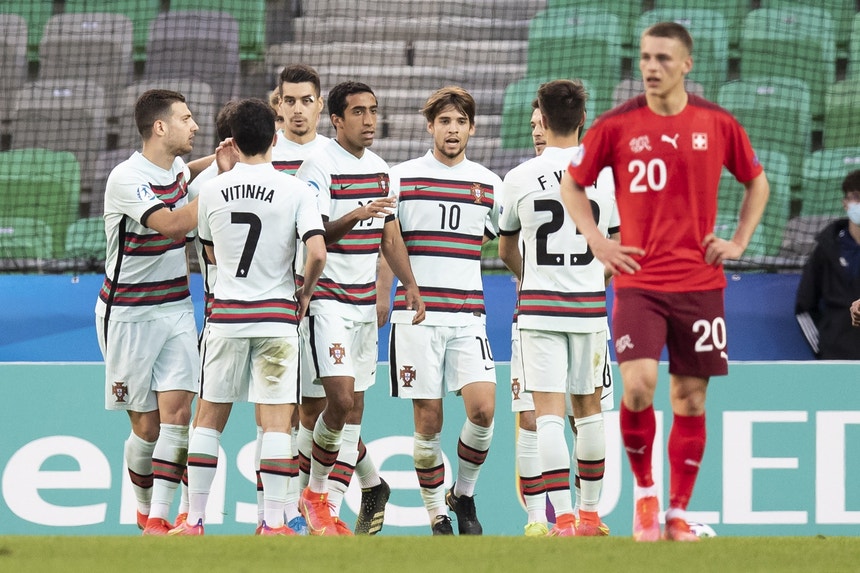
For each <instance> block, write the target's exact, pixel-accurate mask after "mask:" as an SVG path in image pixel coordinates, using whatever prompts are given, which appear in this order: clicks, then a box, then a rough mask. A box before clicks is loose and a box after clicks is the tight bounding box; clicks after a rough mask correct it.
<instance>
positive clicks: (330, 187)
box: [296, 139, 394, 322]
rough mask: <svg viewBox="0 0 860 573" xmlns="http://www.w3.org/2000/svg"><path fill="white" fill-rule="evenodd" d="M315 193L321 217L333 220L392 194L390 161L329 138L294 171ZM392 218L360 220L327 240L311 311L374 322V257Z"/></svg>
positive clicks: (311, 312) (375, 258) (375, 257)
mask: <svg viewBox="0 0 860 573" xmlns="http://www.w3.org/2000/svg"><path fill="white" fill-rule="evenodd" d="M296 176H297V177H298V178H299V179H302V180H304V181H307V182H308V183H309V184H310V185H311V186H312V187H313V188H314V190H315V191H316V193H317V205H318V207H319V210H320V213H321V214H322V216H323V219H327V220H330V221H336V220H337V219H340V218H341V217H343V216H344V215H346V214H348V213H349V212H351V211H353V210H354V209H357V208H358V207H360V206H362V205H365V204H367V203H369V202H371V201H373V200H374V199H380V198H383V197H388V196H389V195H391V187H390V185H389V179H388V164H387V163H386V162H385V161H383V160H382V159H381V158H380V157H379V156H378V155H376V154H375V153H373V152H372V151H370V150H369V149H365V150H364V153H363V154H362V156H361V158H358V157H356V156H354V155H353V154H352V153H349V152H348V151H346V150H345V149H344V148H342V147H341V146H340V144H338V143H337V141H336V140H333V139H332V140H329V142H328V143H326V144H324V145H322V146H321V148H320V149H319V150H318V151H317V152H315V153H314V154H313V155H312V156H310V157H308V158H307V159H305V161H304V163H302V166H301V167H300V168H299V170H298V171H297V172H296ZM393 219H394V215H391V216H390V217H386V218H384V219H382V218H375V217H374V218H371V219H368V220H366V221H359V222H358V223H356V225H355V227H353V228H352V230H350V231H349V232H348V233H347V234H346V235H344V236H343V237H342V238H341V239H340V240H339V241H337V242H336V243H333V244H329V245H327V250H328V259H327V261H326V266H325V270H324V271H323V274H322V276H321V277H320V280H319V281H318V282H317V288H316V291H314V297H313V300H312V301H311V306H310V310H309V313H310V314H323V313H336V314H338V315H340V316H342V317H343V318H345V319H347V320H354V321H357V322H375V321H376V262H377V258H378V256H379V246H380V244H381V243H382V227H383V225H384V224H385V222H387V221H391V220H393Z"/></svg>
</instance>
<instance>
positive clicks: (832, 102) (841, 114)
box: [824, 78, 860, 148]
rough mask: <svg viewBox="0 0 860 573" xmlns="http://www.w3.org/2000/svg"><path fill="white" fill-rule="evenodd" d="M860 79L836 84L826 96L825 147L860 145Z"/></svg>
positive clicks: (829, 89) (828, 90)
mask: <svg viewBox="0 0 860 573" xmlns="http://www.w3.org/2000/svg"><path fill="white" fill-rule="evenodd" d="M858 134H860V78H855V79H851V80H845V81H842V82H836V83H835V84H833V85H831V86H829V87H828V88H827V92H826V93H825V94H824V147H826V148H835V147H850V146H852V145H857V144H858V143H860V137H858Z"/></svg>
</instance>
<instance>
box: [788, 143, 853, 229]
mask: <svg viewBox="0 0 860 573" xmlns="http://www.w3.org/2000/svg"><path fill="white" fill-rule="evenodd" d="M856 169H860V146H856V147H843V148H840V149H819V150H818V151H813V152H812V153H811V154H809V155H807V156H806V158H805V159H804V161H803V175H802V178H801V185H800V190H801V196H800V199H801V204H800V214H801V215H803V216H807V215H832V216H836V215H839V216H842V215H844V213H845V210H844V209H843V208H842V180H843V179H844V178H845V176H846V175H848V173H849V172H851V171H854V170H856Z"/></svg>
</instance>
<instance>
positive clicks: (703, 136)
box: [693, 133, 708, 151]
mask: <svg viewBox="0 0 860 573" xmlns="http://www.w3.org/2000/svg"><path fill="white" fill-rule="evenodd" d="M707 148H708V134H707V133H693V149H694V150H696V151H704V150H706V149H707Z"/></svg>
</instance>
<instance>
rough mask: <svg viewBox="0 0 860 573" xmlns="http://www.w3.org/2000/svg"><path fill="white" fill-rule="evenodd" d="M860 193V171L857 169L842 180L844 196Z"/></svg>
mask: <svg viewBox="0 0 860 573" xmlns="http://www.w3.org/2000/svg"><path fill="white" fill-rule="evenodd" d="M856 191H860V169H856V170H854V171H852V172H851V173H849V174H848V175H846V176H845V179H843V180H842V195H848V194H849V193H852V192H856Z"/></svg>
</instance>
